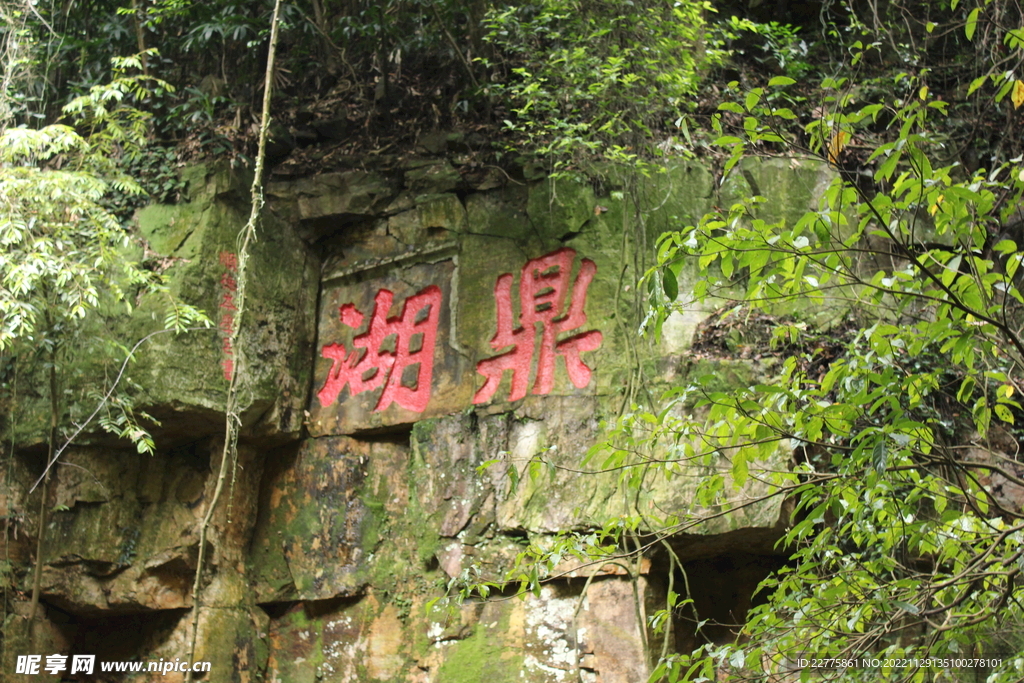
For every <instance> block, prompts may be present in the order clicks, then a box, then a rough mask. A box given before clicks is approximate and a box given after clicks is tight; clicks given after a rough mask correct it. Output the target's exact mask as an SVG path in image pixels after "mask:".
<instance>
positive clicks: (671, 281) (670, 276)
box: [661, 268, 679, 301]
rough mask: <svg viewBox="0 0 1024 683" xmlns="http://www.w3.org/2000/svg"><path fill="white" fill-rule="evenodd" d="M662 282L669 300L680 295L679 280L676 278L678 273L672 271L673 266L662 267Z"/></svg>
mask: <svg viewBox="0 0 1024 683" xmlns="http://www.w3.org/2000/svg"><path fill="white" fill-rule="evenodd" d="M661 284H662V287H663V288H664V290H665V297H666V298H668V300H669V301H675V300H676V298H678V297H679V282H678V281H677V280H676V274H675V273H673V272H672V269H671V268H663V269H662V271H661Z"/></svg>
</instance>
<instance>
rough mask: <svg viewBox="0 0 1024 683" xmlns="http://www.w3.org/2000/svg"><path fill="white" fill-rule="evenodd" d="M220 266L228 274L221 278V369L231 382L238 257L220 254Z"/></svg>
mask: <svg viewBox="0 0 1024 683" xmlns="http://www.w3.org/2000/svg"><path fill="white" fill-rule="evenodd" d="M220 264H221V265H222V266H224V267H225V268H226V269H227V271H228V272H226V273H224V274H223V275H221V276H220V288H221V291H220V305H219V308H220V309H221V310H222V311H223V313H222V314H221V316H220V324H218V325H217V329H218V330H220V333H221V334H222V335H223V337H224V338H223V340H222V343H221V350H222V351H223V352H224V360H222V361H221V367H222V368H223V369H224V379H226V380H227V381H229V382H230V381H231V374H232V373H233V372H234V370H235V361H234V355H235V352H234V349H232V348H231V335H232V333H233V332H234V331H235V312H236V311H237V310H238V308H237V307H236V306H235V292H236V291H238V281H237V280H235V273H236V272H237V271H238V256H237V255H235V254H232V253H231V252H230V251H222V252H220Z"/></svg>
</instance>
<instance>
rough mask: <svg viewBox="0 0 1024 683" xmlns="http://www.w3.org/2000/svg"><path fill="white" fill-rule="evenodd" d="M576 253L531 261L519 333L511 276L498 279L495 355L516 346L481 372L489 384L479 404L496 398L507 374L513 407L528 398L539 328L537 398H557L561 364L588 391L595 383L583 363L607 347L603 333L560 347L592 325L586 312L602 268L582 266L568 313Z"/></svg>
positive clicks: (482, 365) (523, 281)
mask: <svg viewBox="0 0 1024 683" xmlns="http://www.w3.org/2000/svg"><path fill="white" fill-rule="evenodd" d="M575 258H576V252H575V251H574V250H572V249H569V248H568V247H566V248H563V249H559V250H558V251H555V252H552V253H550V254H547V255H546V256H541V257H540V258H535V259H533V260H531V261H527V263H526V265H525V266H523V270H522V272H521V274H520V276H519V311H520V313H519V322H520V324H519V325H518V326H517V327H513V324H514V322H513V312H512V281H513V276H512V274H511V273H505V274H504V275H501V276H499V277H498V281H497V282H496V283H495V285H494V298H495V300H496V302H497V307H498V311H497V318H498V331H497V333H496V334H495V335H494V338H493V339H491V347H492V348H494V350H495V351H497V350H499V349H502V348H505V347H508V346H511V347H513V348H512V349H511V350H510V351H507V352H505V353H503V354H501V355H498V356H494V357H493V358H488V359H485V360H482V361H480V362H479V363H477V365H476V369H477V372H479V373H480V374H481V375H483V376H484V377H486V378H487V381H486V382H484V385H483V386H482V387H480V390H479V391H477V392H476V395H475V396H474V397H473V403H484V402H485V401H488V400H490V399H491V397H492V396H494V392H495V391H497V389H498V384H500V383H501V377H502V375H503V374H504V373H505V371H506V370H511V371H512V389H511V391H510V392H509V400H510V401H518V400H519V399H521V398H523V397H524V396H526V390H527V385H528V384H529V381H530V370H531V367H532V365H533V356H534V351H535V350H536V347H537V330H536V324H537V323H540V324H541V334H540V353H539V357H538V359H537V377H536V380H535V381H534V384H533V393H534V394H547V393H550V392H551V389H552V388H553V387H554V382H555V358H556V357H557V356H562V357H564V358H565V369H566V371H567V372H568V374H569V379H570V380H571V381H572V383H573V384H574V385H575V386H576V387H577V388H580V389H582V388H583V387H585V386H587V385H588V384H589V383H590V374H591V370H590V368H589V367H588V366H587V364H586V363H584V362H583V361H582V360H580V354H581V353H582V352H584V351H594V350H595V349H597V348H598V347H600V346H601V340H602V335H601V333H600V332H598V331H597V330H592V331H590V332H582V333H580V334H576V335H573V336H571V337H568V338H565V339H562V340H561V341H558V337H559V335H561V334H564V333H565V332H572V331H574V330H578V329H579V328H581V327H583V326H584V325H586V323H587V314H586V313H585V312H584V310H583V309H584V306H586V303H587V288H589V287H590V283H591V281H592V280H593V279H594V274H595V273H596V272H597V266H596V265H595V264H594V262H593V261H591V260H589V259H583V260H582V262H581V263H580V270H579V274H578V275H577V276H576V282H575V283H574V284H573V286H572V293H571V296H569V309H568V311H566V313H565V314H564V315H562V311H563V308H564V305H565V299H566V297H567V295H569V294H570V292H569V279H570V275H571V273H572V264H573V261H574V259H575Z"/></svg>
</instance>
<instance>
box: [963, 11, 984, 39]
mask: <svg viewBox="0 0 1024 683" xmlns="http://www.w3.org/2000/svg"><path fill="white" fill-rule="evenodd" d="M980 12H981V8H980V7H975V8H974V9H972V10H971V13H970V14H968V15H967V25H966V26H964V33H965V34H967V40H974V32H975V30H977V28H978V14H979V13H980Z"/></svg>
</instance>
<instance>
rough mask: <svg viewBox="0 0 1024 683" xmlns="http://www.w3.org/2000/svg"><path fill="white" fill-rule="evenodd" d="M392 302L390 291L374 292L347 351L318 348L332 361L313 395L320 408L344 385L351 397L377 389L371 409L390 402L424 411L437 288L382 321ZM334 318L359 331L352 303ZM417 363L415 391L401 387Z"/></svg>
mask: <svg viewBox="0 0 1024 683" xmlns="http://www.w3.org/2000/svg"><path fill="white" fill-rule="evenodd" d="M393 301H394V294H393V293H392V292H390V291H388V290H386V289H381V290H379V291H378V292H377V296H376V297H375V298H374V308H373V313H372V314H371V316H370V325H369V327H368V328H367V330H366V331H365V332H363V333H362V334H360V335H357V336H356V337H355V338H353V340H352V346H353V348H352V350H351V351H349V350H348V349H346V348H345V345H344V344H325V345H324V347H323V349H322V350H321V356H323V357H324V358H330V359H332V360H333V361H334V362H333V364H332V365H331V369H330V371H328V373H327V381H326V382H324V386H323V388H322V389H320V391H319V392H318V393H317V397H318V398H319V399H320V405H322V406H325V407H326V406H329V405H330V404H332V403H334V402H335V401H337V400H338V394H340V393H341V390H342V389H344V388H345V385H346V384H347V385H348V387H349V394H350V395H352V396H355V395H356V394H361V393H362V392H364V391H371V390H373V389H377V388H378V387H380V386H382V385H383V387H384V390H383V391H382V392H381V395H380V398H379V399H378V401H377V406H376V407H375V408H374V411H381V410H384V409H386V408H387V407H388V406H390V405H391V404H392V403H397V404H398V405H400V406H402V407H403V408H406V409H408V410H413V411H416V412H423V411H424V410H425V409H426V407H427V402H428V401H429V400H430V385H431V381H432V379H433V376H434V343H435V341H436V340H437V323H438V320H439V319H440V315H441V289H440V288H439V287H437V286H435V285H431V286H429V287H425V288H423V289H422V290H420V291H419V292H417V293H416V294H414V295H413V296H410V297H409V298H408V299H406V300H405V303H404V304H403V306H402V312H401V313H400V314H398V315H397V316H395V317H393V318H388V317H387V315H388V311H389V310H390V309H391V304H392V302H393ZM424 311H426V313H424ZM339 317H340V319H341V322H342V323H343V324H345V325H346V326H348V327H351V328H352V329H359V327H361V326H362V324H363V320H364V316H363V314H362V313H360V312H359V310H358V309H357V308H356V307H355V306H353V305H352V304H345V305H344V306H342V307H341V308H340V310H339ZM392 339H393V344H392V343H391V340H392ZM385 346H387V347H392V346H393V348H384V347H385ZM417 364H418V365H419V368H418V369H417V370H416V376H415V387H410V386H406V384H405V383H404V382H403V378H405V375H406V372H405V371H406V369H408V368H410V367H412V366H414V365H417ZM407 379H408V378H407Z"/></svg>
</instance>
